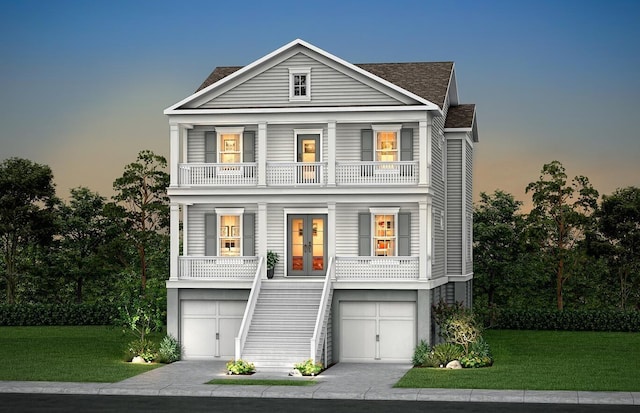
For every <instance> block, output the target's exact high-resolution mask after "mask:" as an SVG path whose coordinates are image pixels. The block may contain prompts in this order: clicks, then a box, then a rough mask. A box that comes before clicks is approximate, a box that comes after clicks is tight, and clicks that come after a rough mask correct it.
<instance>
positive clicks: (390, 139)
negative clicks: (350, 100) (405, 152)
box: [372, 125, 401, 162]
mask: <svg viewBox="0 0 640 413" xmlns="http://www.w3.org/2000/svg"><path fill="white" fill-rule="evenodd" d="M372 128H373V136H374V140H375V142H374V143H375V145H374V150H375V154H374V158H373V159H374V160H375V161H376V162H397V161H398V160H399V159H400V156H399V153H398V147H399V137H400V129H401V126H400V125H373V126H372Z"/></svg>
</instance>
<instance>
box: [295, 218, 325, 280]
mask: <svg viewBox="0 0 640 413" xmlns="http://www.w3.org/2000/svg"><path fill="white" fill-rule="evenodd" d="M287 221H288V222H287V228H288V237H287V238H288V254H287V256H288V259H287V261H288V262H287V275H289V276H291V275H293V276H297V275H310V276H324V275H325V274H326V272H327V233H326V229H327V216H326V215H321V214H320V215H315V214H314V215H289V216H288V219H287Z"/></svg>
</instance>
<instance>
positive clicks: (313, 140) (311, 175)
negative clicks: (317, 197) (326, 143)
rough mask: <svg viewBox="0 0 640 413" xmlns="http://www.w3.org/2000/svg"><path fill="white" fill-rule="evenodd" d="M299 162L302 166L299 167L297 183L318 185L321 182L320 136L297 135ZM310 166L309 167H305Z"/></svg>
mask: <svg viewBox="0 0 640 413" xmlns="http://www.w3.org/2000/svg"><path fill="white" fill-rule="evenodd" d="M296 143H297V145H296V146H297V148H298V149H297V151H298V153H297V160H298V163H300V164H302V165H298V166H297V168H296V169H297V183H299V184H316V183H320V182H321V178H322V177H321V172H322V169H321V168H320V165H319V162H320V135H319V134H300V135H297V142H296ZM304 164H309V165H304Z"/></svg>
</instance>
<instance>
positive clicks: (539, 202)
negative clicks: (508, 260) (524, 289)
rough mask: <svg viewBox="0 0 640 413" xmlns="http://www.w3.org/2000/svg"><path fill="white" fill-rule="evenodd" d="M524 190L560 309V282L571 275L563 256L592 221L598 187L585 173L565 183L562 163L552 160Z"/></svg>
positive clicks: (561, 303)
mask: <svg viewBox="0 0 640 413" xmlns="http://www.w3.org/2000/svg"><path fill="white" fill-rule="evenodd" d="M526 192H527V193H529V192H532V200H533V206H534V209H533V210H532V211H531V214H530V217H531V218H532V219H533V220H534V221H535V222H536V225H537V226H538V229H539V231H540V236H541V237H540V239H541V242H542V245H541V247H542V248H543V249H545V250H546V251H547V252H548V253H549V256H550V258H551V263H552V266H553V267H554V273H555V284H556V303H557V307H558V310H562V309H563V308H564V300H563V286H564V284H565V283H566V282H567V280H568V279H569V278H570V276H571V272H569V271H565V264H566V260H567V256H568V254H569V252H570V251H571V250H572V249H573V247H574V246H575V243H576V241H579V240H581V239H583V238H584V233H585V230H587V229H588V227H589V225H590V224H592V222H593V220H592V219H591V216H592V214H593V212H594V211H595V210H596V209H597V206H598V204H597V201H598V191H596V190H595V189H594V188H593V187H592V186H591V184H590V183H589V179H588V178H587V177H585V176H576V177H575V178H573V180H572V181H571V183H570V184H567V174H566V173H565V169H564V167H563V166H562V164H561V163H560V162H558V161H552V162H551V163H548V164H545V165H544V166H543V167H542V171H541V174H540V178H539V179H538V181H536V182H531V183H530V184H529V185H527V188H526Z"/></svg>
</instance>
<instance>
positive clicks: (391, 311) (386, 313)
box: [379, 303, 415, 320]
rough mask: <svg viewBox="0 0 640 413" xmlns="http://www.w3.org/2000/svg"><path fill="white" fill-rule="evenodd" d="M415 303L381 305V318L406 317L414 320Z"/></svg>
mask: <svg viewBox="0 0 640 413" xmlns="http://www.w3.org/2000/svg"><path fill="white" fill-rule="evenodd" d="M414 312H415V304H414V303H380V313H379V315H380V317H406V318H410V319H412V320H413V318H414Z"/></svg>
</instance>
